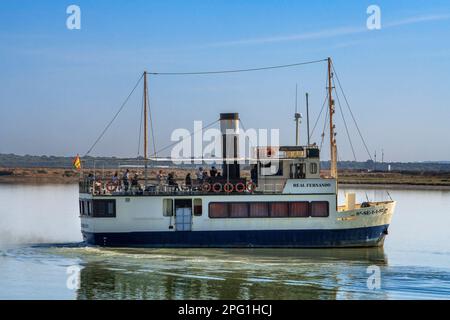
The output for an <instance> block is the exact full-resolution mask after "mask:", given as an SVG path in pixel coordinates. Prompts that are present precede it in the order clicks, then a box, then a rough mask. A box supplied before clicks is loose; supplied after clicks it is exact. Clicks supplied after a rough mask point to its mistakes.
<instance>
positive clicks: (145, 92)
mask: <svg viewBox="0 0 450 320" xmlns="http://www.w3.org/2000/svg"><path fill="white" fill-rule="evenodd" d="M147 96H148V92H147V71H144V178H145V184H144V186H145V187H147V159H148V154H147V145H148V143H147ZM144 190H145V188H144Z"/></svg>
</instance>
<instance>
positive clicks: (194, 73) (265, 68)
mask: <svg viewBox="0 0 450 320" xmlns="http://www.w3.org/2000/svg"><path fill="white" fill-rule="evenodd" d="M327 60H328V59H321V60H313V61H306V62H298V63H292V64H283V65H277V66H269V67H260V68H249V69H232V70H216V71H193V72H148V74H151V75H157V76H185V75H206V74H220V73H237V72H250V71H262V70H269V69H280V68H289V67H297V66H302V65H307V64H313V63H319V62H324V61H327Z"/></svg>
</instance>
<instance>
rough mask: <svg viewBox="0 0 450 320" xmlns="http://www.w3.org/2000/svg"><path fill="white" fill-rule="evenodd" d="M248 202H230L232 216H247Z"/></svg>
mask: <svg viewBox="0 0 450 320" xmlns="http://www.w3.org/2000/svg"><path fill="white" fill-rule="evenodd" d="M247 217H248V203H245V202H232V203H230V218H247Z"/></svg>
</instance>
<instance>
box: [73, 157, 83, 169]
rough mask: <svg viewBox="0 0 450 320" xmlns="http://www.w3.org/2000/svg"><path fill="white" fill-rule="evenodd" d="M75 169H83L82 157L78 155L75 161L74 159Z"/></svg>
mask: <svg viewBox="0 0 450 320" xmlns="http://www.w3.org/2000/svg"><path fill="white" fill-rule="evenodd" d="M73 167H74V168H75V169H77V170H80V169H81V160H80V156H79V155H78V154H77V156H76V157H75V159H73Z"/></svg>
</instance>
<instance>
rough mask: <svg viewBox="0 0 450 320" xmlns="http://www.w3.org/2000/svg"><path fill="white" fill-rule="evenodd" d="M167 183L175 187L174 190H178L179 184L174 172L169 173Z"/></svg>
mask: <svg viewBox="0 0 450 320" xmlns="http://www.w3.org/2000/svg"><path fill="white" fill-rule="evenodd" d="M167 183H168V185H169V186H170V187H174V191H177V190H178V184H177V182H176V181H175V174H174V173H173V172H171V173H169V175H168V176H167Z"/></svg>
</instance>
